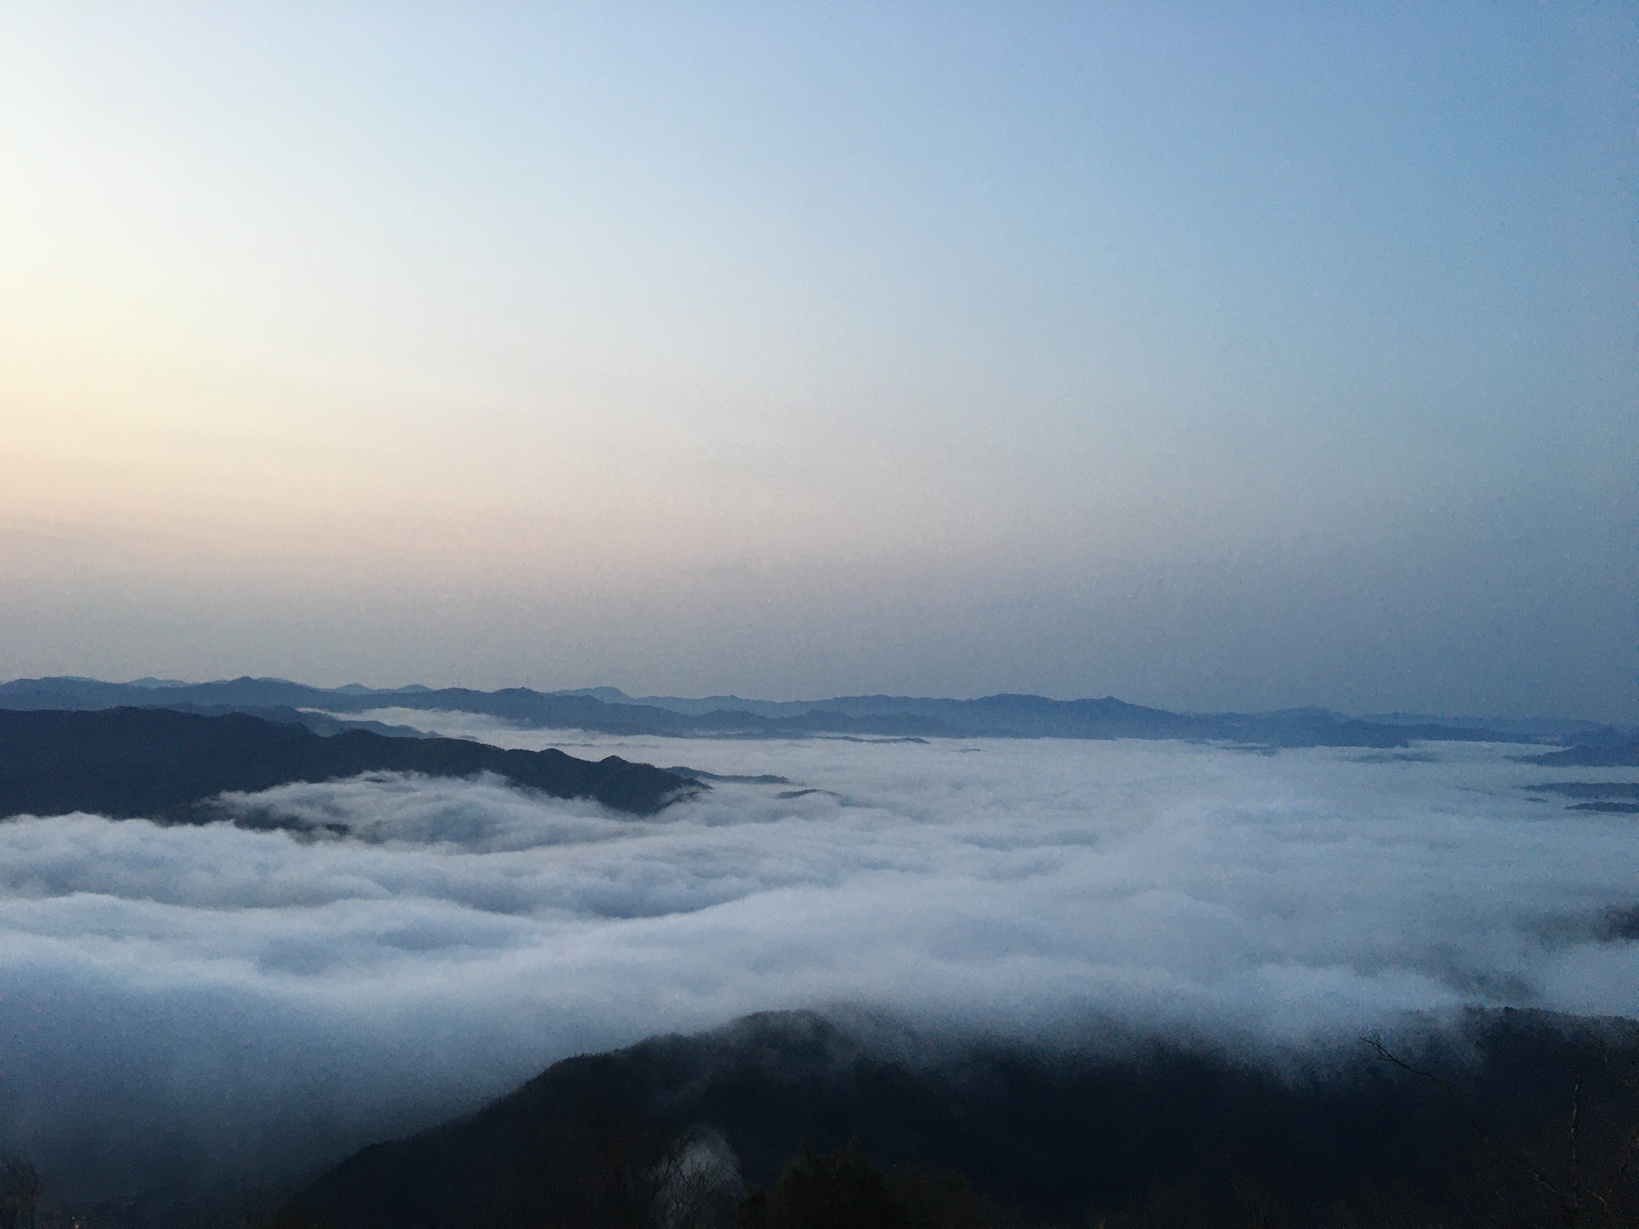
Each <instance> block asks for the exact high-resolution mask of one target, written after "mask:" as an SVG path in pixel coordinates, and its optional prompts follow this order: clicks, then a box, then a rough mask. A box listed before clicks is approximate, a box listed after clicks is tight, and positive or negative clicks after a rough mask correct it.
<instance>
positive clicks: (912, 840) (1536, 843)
mask: <svg viewBox="0 0 1639 1229" xmlns="http://www.w3.org/2000/svg"><path fill="white" fill-rule="evenodd" d="M372 715H373V716H377V717H380V718H382V719H387V720H394V721H399V722H405V723H409V722H410V721H413V722H415V723H418V724H421V725H424V726H428V727H433V728H438V729H440V730H441V731H442V732H445V733H451V734H465V735H468V736H476V737H483V738H486V739H489V740H491V741H495V742H497V743H501V744H503V745H509V746H526V747H541V746H548V745H551V746H559V747H562V748H564V749H565V750H567V751H569V752H570V753H571V754H577V755H583V756H592V757H601V756H602V755H606V754H611V753H614V754H620V755H623V756H625V757H627V758H630V759H639V760H646V761H649V762H652V763H659V764H662V765H672V764H684V765H688V766H691V767H694V768H698V769H704V770H708V771H710V772H713V773H719V774H728V775H745V776H756V775H761V774H776V775H778V776H781V777H784V778H786V779H787V781H788V783H786V784H777V783H770V782H744V781H742V782H734V781H720V782H718V783H716V785H715V786H714V788H713V789H711V790H710V791H709V792H707V793H704V794H702V795H701V796H700V797H698V798H695V799H693V800H690V801H687V802H684V803H681V804H678V805H676V806H673V807H671V808H669V809H668V810H666V811H665V812H663V813H662V814H660V815H658V816H654V817H650V818H644V819H634V818H630V817H626V816H621V815H617V814H615V813H612V812H608V811H605V810H603V809H601V808H600V807H598V806H596V805H595V804H592V803H583V802H562V801H555V800H550V799H542V798H540V797H536V796H532V795H526V794H524V793H521V792H519V791H517V790H514V789H512V788H510V787H508V786H507V785H506V784H505V783H504V782H502V781H500V780H498V779H494V778H489V779H480V780H475V781H449V780H428V779H425V778H417V777H405V776H399V775H380V776H369V777H364V778H359V779H355V780H351V781H344V782H333V783H328V784H323V785H291V786H285V787H281V788H279V789H275V790H271V791H268V792H267V793H264V794H260V795H255V796H252V797H238V798H230V799H228V800H227V801H226V803H225V808H226V810H227V811H228V812H229V813H239V814H242V815H244V816H246V817H263V816H265V815H266V814H268V813H269V812H276V813H278V814H280V815H282V816H285V817H287V818H291V819H296V820H299V821H302V822H305V823H307V824H310V825H312V826H313V831H312V832H311V833H307V834H303V833H293V832H289V831H260V830H251V829H248V828H241V827H236V826H233V825H231V824H227V823H221V824H213V825H209V826H205V827H197V828H193V827H173V828H165V827H158V826H155V825H153V824H150V823H147V822H145V821H122V822H112V821H109V820H106V819H102V818H98V817H95V816H88V815H66V816H53V817H37V818H36V817H25V818H20V819H15V820H12V821H9V822H6V823H3V824H0V1132H4V1139H3V1140H0V1143H3V1144H4V1146H5V1147H9V1148H11V1149H15V1150H21V1151H25V1152H30V1153H33V1154H34V1155H35V1156H36V1157H38V1158H39V1159H40V1160H42V1161H43V1162H44V1163H45V1164H46V1165H47V1167H48V1169H49V1168H50V1167H53V1166H54V1167H55V1168H56V1171H57V1172H58V1173H59V1174H60V1175H61V1176H62V1180H63V1181H65V1182H67V1183H68V1184H69V1185H73V1184H75V1183H79V1184H81V1185H82V1186H85V1187H89V1186H97V1187H98V1188H100V1189H101V1190H102V1192H103V1193H117V1192H118V1190H124V1189H131V1190H135V1189H140V1188H142V1187H143V1186H144V1185H151V1184H152V1182H153V1179H154V1175H156V1174H162V1173H167V1172H178V1173H180V1172H184V1171H185V1170H187V1169H188V1168H189V1167H190V1166H198V1165H199V1164H201V1163H204V1162H208V1163H210V1164H213V1165H216V1166H217V1167H218V1168H219V1169H220V1170H221V1171H223V1172H226V1171H227V1170H230V1169H232V1168H233V1167H234V1166H243V1165H246V1164H249V1163H251V1161H252V1159H254V1160H255V1162H256V1163H258V1164H262V1165H268V1166H272V1167H274V1168H279V1167H281V1166H282V1167H285V1168H287V1169H293V1168H299V1167H300V1166H302V1165H304V1164H312V1163H315V1162H317V1161H320V1160H323V1159H327V1158H328V1159H333V1158H334V1156H335V1155H338V1154H340V1153H342V1152H344V1151H346V1150H347V1149H349V1148H351V1147H354V1146H357V1145H358V1144H360V1143H363V1142H367V1141H369V1140H370V1139H373V1138H379V1137H380V1136H382V1135H384V1134H392V1133H396V1132H403V1131H406V1130H410V1129H413V1128H415V1127H418V1126H421V1125H426V1124H427V1123H429V1122H431V1121H434V1120H436V1119H437V1118H439V1117H441V1116H443V1115H445V1114H448V1113H452V1112H456V1111H459V1110H462V1109H465V1108H469V1107H471V1106H473V1105H475V1104H477V1103H479V1102H480V1101H482V1100H484V1099H486V1098H488V1097H490V1096H493V1095H495V1094H497V1093H499V1092H502V1091H504V1090H505V1089H507V1088H508V1087H510V1086H512V1085H514V1084H515V1083H517V1082H519V1081H520V1080H522V1079H524V1078H527V1077H528V1076H530V1075H532V1074H534V1073H535V1072H537V1071H539V1070H540V1069H541V1068H542V1067H544V1066H545V1065H547V1064H548V1063H550V1062H552V1061H554V1060H556V1059H558V1058H562V1057H564V1056H566V1055H569V1054H573V1053H577V1052H585V1051H590V1050H601V1049H606V1048H609V1047H612V1046H616V1045H620V1044H623V1043H626V1042H630V1041H634V1040H637V1039H639V1038H641V1037H644V1036H647V1035H650V1034H653V1033H656V1032H661V1031H674V1030H675V1031H689V1030H696V1029H700V1028H705V1027H709V1026H712V1025H715V1024H719V1023H722V1022H725V1021H728V1020H730V1019H733V1018H734V1017H737V1016H739V1015H742V1014H745V1013H747V1012H751V1011H756V1010H762V1009H777V1008H792V1007H813V1006H820V1007H825V1006H838V1005H848V1006H853V1007H864V1008H868V1009H873V1010H877V1011H882V1012H886V1013H889V1014H891V1015H894V1016H900V1017H906V1018H908V1019H911V1020H914V1021H916V1022H919V1023H921V1024H923V1025H925V1026H935V1027H941V1028H977V1029H985V1030H994V1031H1001V1032H1004V1033H1006V1032H1013V1033H1017V1034H1020V1035H1022V1036H1028V1037H1034V1038H1041V1037H1053V1036H1062V1035H1067V1034H1071V1033H1074V1032H1075V1031H1076V1030H1077V1029H1080V1028H1084V1027H1085V1026H1086V1025H1087V1024H1088V1022H1090V1021H1094V1020H1103V1021H1113V1022H1114V1023H1115V1024H1116V1025H1118V1026H1121V1027H1124V1028H1126V1029H1129V1030H1138V1031H1149V1030H1159V1031H1165V1032H1169V1033H1176V1034H1182V1035H1187V1036H1190V1037H1194V1038H1197V1039H1203V1040H1205V1041H1206V1042H1208V1043H1212V1044H1223V1045H1227V1046H1236V1047H1245V1046H1252V1047H1263V1048H1266V1049H1275V1050H1279V1049H1282V1048H1291V1047H1306V1046H1327V1045H1335V1044H1338V1043H1340V1042H1341V1041H1343V1040H1344V1039H1347V1038H1353V1037H1356V1036H1358V1035H1359V1034H1360V1033H1362V1032H1365V1031H1370V1030H1373V1029H1378V1028H1390V1029H1392V1028H1394V1027H1396V1024H1397V1022H1400V1021H1403V1019H1404V1016H1405V1013H1408V1012H1423V1013H1441V1012H1450V1011H1452V1010H1454V1009H1456V1008H1458V1007H1460V1006H1462V1005H1464V1004H1473V1003H1478V1004H1493V1005H1495V1004H1513V1005H1529V1006H1540V1007H1548V1008H1554V1009H1559V1010H1565V1011H1574V1012H1597V1013H1613V1014H1623V1015H1639V944H1636V943H1634V942H1631V941H1627V940H1624V939H1621V938H1613V931H1612V928H1611V926H1610V918H1611V917H1612V916H1613V914H1614V912H1615V911H1620V910H1624V909H1630V908H1632V907H1633V906H1635V905H1636V904H1639V841H1636V840H1635V839H1634V831H1633V823H1634V820H1633V818H1632V817H1631V816H1621V815H1601V814H1593V813H1587V812H1573V811H1569V810H1567V809H1565V807H1564V805H1563V804H1562V803H1561V802H1560V801H1557V800H1553V799H1545V798H1544V797H1543V796H1541V795H1534V794H1531V793H1529V792H1526V791H1524V790H1522V789H1521V788H1520V787H1521V786H1522V785H1525V784H1529V783H1532V782H1539V781H1543V780H1550V779H1555V780H1573V779H1584V778H1589V777H1599V778H1602V779H1610V778H1612V777H1613V776H1618V775H1621V774H1620V773H1613V772H1611V771H1609V770H1605V771H1602V772H1597V773H1592V774H1590V773H1588V772H1586V771H1582V772H1577V771H1568V770H1545V769H1542V768H1538V767H1532V766H1529V765H1524V764H1520V763H1517V762H1515V761H1513V760H1512V759H1511V758H1510V756H1511V755H1514V754H1517V753H1518V749H1517V748H1508V747H1496V746H1476V745H1467V746H1465V745H1441V746H1432V747H1424V748H1420V749H1418V751H1417V752H1416V753H1415V754H1412V755H1396V754H1392V753H1390V754H1384V753H1370V752H1365V751H1361V750H1351V749H1341V750H1335V749H1332V750H1329V749H1319V750H1289V751H1282V752H1280V753H1278V754H1273V755H1263V754H1252V753H1247V752H1244V751H1236V750H1230V749H1224V748H1215V747H1207V746H1193V745H1183V744H1178V743H1165V742H1136V741H1122V742H1066V741H1059V740H1043V741H1005V740H975V741H944V740H938V741H933V742H929V743H925V744H923V743H911V742H863V743H861V742H850V741H841V740H806V741H791V742H786V741H704V740H687V741H683V740H666V739H657V738H634V739H620V738H612V737H611V738H605V737H597V736H585V735H580V734H565V733H564V732H561V731H559V732H550V731H520V730H515V729H511V728H508V727H505V726H501V725H498V724H496V723H494V722H488V721H485V720H484V719H482V718H473V717H466V716H462V715H457V714H428V713H404V712H396V711H395V712H387V713H381V714H372ZM1627 775H1629V776H1631V775H1633V774H1632V773H1631V772H1629V773H1628V774H1627ZM325 825H332V826H335V827H339V828H341V829H343V830H345V832H346V833H347V835H345V836H341V835H335V834H334V832H333V829H332V828H327V827H325Z"/></svg>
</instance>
